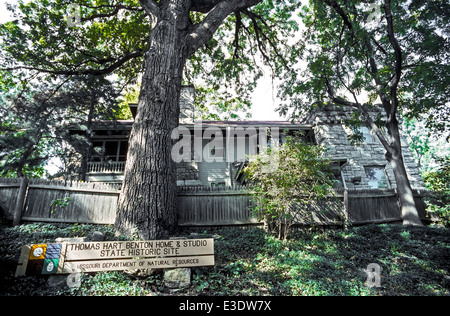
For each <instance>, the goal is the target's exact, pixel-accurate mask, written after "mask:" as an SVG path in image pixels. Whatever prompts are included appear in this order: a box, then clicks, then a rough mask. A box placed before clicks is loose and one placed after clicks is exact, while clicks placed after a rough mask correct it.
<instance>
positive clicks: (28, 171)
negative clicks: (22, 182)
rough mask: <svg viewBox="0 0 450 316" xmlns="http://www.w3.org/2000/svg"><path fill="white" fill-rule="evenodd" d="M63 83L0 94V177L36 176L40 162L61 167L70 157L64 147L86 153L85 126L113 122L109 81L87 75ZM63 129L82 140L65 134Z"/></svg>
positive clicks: (114, 95) (114, 106) (115, 108)
mask: <svg viewBox="0 0 450 316" xmlns="http://www.w3.org/2000/svg"><path fill="white" fill-rule="evenodd" d="M69 79H70V80H69ZM69 79H66V80H64V81H62V82H60V81H54V82H48V81H42V82H32V83H28V84H27V86H26V88H24V89H21V90H19V91H14V90H13V91H6V90H5V91H0V98H2V101H3V102H2V103H0V118H1V122H0V166H1V167H2V170H1V171H0V175H2V176H8V175H13V176H14V175H17V176H23V175H26V176H28V177H41V176H42V175H43V174H44V165H45V163H46V162H48V161H49V160H50V159H52V158H55V157H60V158H61V159H62V160H63V161H64V162H66V164H65V165H66V166H67V165H68V163H69V161H70V157H71V154H73V153H72V152H71V149H70V148H69V147H68V146H67V143H66V142H68V141H70V142H71V143H72V144H73V145H75V147H77V145H78V149H79V150H83V149H84V150H85V148H90V147H92V144H90V142H89V137H86V136H89V135H87V134H89V133H90V132H92V131H91V127H90V126H88V125H89V123H90V122H91V121H92V120H93V119H94V118H95V119H102V118H103V119H113V118H115V117H116V115H117V113H118V111H119V108H118V106H117V103H116V102H117V101H116V99H117V96H118V94H119V92H118V89H116V87H115V86H114V85H113V84H112V83H111V82H110V81H108V80H106V79H104V78H102V77H92V76H83V77H73V78H71V77H70V78H69ZM68 125H71V126H72V128H78V129H79V130H80V131H85V133H84V135H71V134H69V133H68ZM80 148H81V149H80ZM65 171H66V172H67V170H65Z"/></svg>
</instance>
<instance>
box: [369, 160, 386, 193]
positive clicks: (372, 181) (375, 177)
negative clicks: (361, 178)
mask: <svg viewBox="0 0 450 316" xmlns="http://www.w3.org/2000/svg"><path fill="white" fill-rule="evenodd" d="M364 169H365V171H366V178H367V181H368V183H369V186H370V187H371V188H372V189H386V188H389V187H390V185H389V181H388V178H387V175H386V171H385V169H384V167H376V166H371V167H364Z"/></svg>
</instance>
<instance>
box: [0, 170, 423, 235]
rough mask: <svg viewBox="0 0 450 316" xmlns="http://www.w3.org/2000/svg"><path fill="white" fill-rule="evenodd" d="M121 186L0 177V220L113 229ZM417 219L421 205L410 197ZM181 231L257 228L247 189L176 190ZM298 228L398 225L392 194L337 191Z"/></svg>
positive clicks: (418, 197) (304, 215) (308, 213)
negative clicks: (192, 229)
mask: <svg viewBox="0 0 450 316" xmlns="http://www.w3.org/2000/svg"><path fill="white" fill-rule="evenodd" d="M119 194H120V184H107V183H94V182H75V181H73V182H70V181H69V182H65V181H54V180H52V181H51V180H43V179H30V180H29V181H23V180H21V179H4V178H0V211H2V213H3V217H6V218H9V219H13V222H14V223H15V224H17V223H19V222H20V221H21V220H22V221H44V222H45V221H47V222H66V223H93V224H113V223H114V221H115V215H116V209H117V200H118V197H119ZM415 199H416V205H417V206H418V209H419V213H420V216H421V218H422V219H424V218H425V204H424V202H423V198H422V195H421V194H420V192H415ZM178 214H179V225H180V226H187V227H192V226H228V225H255V224H261V223H259V222H258V221H257V220H256V219H255V218H253V217H252V216H251V215H252V214H251V195H250V192H249V191H248V190H247V188H246V187H243V186H237V187H233V188H209V187H179V188H178ZM297 221H298V224H311V223H316V224H322V225H342V224H343V223H344V222H348V223H349V224H365V223H381V222H392V221H401V218H400V209H399V205H398V201H397V196H396V193H395V190H392V189H390V190H336V195H335V196H334V197H330V198H329V199H327V200H326V201H318V202H317V203H314V204H313V205H310V207H309V209H308V210H303V211H301V210H300V211H299V217H298V219H297Z"/></svg>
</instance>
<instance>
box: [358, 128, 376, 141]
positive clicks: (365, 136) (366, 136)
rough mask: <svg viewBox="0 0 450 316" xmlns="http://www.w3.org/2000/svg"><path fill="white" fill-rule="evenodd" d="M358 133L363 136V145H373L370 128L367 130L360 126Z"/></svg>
mask: <svg viewBox="0 0 450 316" xmlns="http://www.w3.org/2000/svg"><path fill="white" fill-rule="evenodd" d="M359 131H360V132H361V134H362V136H363V143H366V144H371V143H373V137H372V133H371V131H370V128H368V127H367V126H361V127H360V129H359Z"/></svg>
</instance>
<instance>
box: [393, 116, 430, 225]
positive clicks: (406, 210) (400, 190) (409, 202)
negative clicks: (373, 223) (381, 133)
mask: <svg viewBox="0 0 450 316" xmlns="http://www.w3.org/2000/svg"><path fill="white" fill-rule="evenodd" d="M398 125H399V123H398V120H397V118H395V116H394V117H393V118H391V119H390V120H389V121H388V123H387V124H386V127H387V129H388V133H389V138H390V139H389V140H390V150H387V152H386V159H387V161H388V162H389V164H390V165H391V167H392V171H393V172H394V177H395V182H396V183H397V196H398V199H399V202H400V210H401V218H402V220H403V224H404V225H419V226H422V225H423V224H422V221H421V220H420V217H419V212H418V211H417V207H416V203H415V201H414V195H413V192H412V188H411V184H410V182H409V179H408V174H407V172H406V168H405V163H404V161H403V157H402V144H401V140H400V132H399V127H398Z"/></svg>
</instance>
